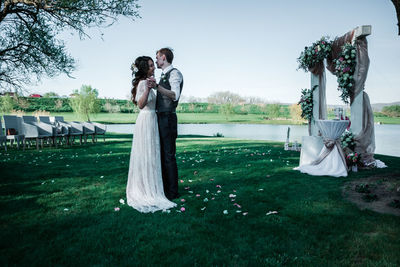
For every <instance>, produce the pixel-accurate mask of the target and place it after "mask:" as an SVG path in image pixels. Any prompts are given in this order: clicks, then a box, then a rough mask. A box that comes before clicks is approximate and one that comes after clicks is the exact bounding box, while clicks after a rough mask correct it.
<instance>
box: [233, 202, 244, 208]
mask: <svg viewBox="0 0 400 267" xmlns="http://www.w3.org/2000/svg"><path fill="white" fill-rule="evenodd" d="M233 206H236V207H238V208H239V209H240V208H241V207H242V206H240V205H239V204H238V203H235V204H233Z"/></svg>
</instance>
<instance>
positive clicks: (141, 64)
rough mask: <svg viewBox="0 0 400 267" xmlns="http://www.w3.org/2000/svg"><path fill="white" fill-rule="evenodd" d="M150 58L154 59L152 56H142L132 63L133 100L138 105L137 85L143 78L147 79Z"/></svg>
mask: <svg viewBox="0 0 400 267" xmlns="http://www.w3.org/2000/svg"><path fill="white" fill-rule="evenodd" d="M149 60H151V61H153V59H152V58H151V57H148V56H141V57H138V58H137V59H136V60H135V63H133V64H132V65H131V70H132V77H133V79H132V90H131V93H132V102H133V103H134V104H135V105H137V102H136V100H135V98H136V93H137V86H138V84H139V82H140V81H141V80H145V79H146V78H147V75H148V73H149Z"/></svg>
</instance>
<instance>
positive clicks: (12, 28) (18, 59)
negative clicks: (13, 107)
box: [0, 0, 140, 91]
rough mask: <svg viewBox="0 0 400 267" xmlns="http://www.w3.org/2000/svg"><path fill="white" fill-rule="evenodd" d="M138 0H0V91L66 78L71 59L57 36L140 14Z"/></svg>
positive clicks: (80, 33) (103, 25)
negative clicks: (43, 79)
mask: <svg viewBox="0 0 400 267" xmlns="http://www.w3.org/2000/svg"><path fill="white" fill-rule="evenodd" d="M137 2H138V0H96V1H93V0H73V1H71V0H0V88H1V89H0V90H3V91H6V90H7V89H8V90H9V89H11V90H17V89H22V88H23V86H24V85H26V84H29V83H31V82H37V81H39V80H40V79H41V77H43V76H48V77H54V76H56V75H59V74H61V73H65V74H66V75H68V76H70V75H71V73H72V71H73V70H74V69H75V61H74V59H73V58H72V57H71V56H70V55H69V54H68V53H67V51H66V48H65V45H64V42H63V41H62V40H59V39H57V34H59V33H60V32H62V31H64V30H71V31H72V32H77V33H78V34H79V37H80V38H81V39H84V38H85V37H89V36H88V34H87V33H86V31H87V29H89V28H91V27H108V26H110V25H112V24H113V23H114V22H115V21H116V20H117V18H118V17H119V16H121V15H122V16H125V17H128V18H131V19H132V20H134V19H135V18H139V17H140V16H139V14H138V9H139V8H140V7H139V5H137Z"/></svg>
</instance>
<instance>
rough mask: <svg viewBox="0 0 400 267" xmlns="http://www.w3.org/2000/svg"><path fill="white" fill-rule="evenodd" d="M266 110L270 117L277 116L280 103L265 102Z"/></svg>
mask: <svg viewBox="0 0 400 267" xmlns="http://www.w3.org/2000/svg"><path fill="white" fill-rule="evenodd" d="M266 112H267V114H268V116H269V117H270V118H278V117H279V116H280V115H281V105H280V104H278V103H275V104H267V105H266Z"/></svg>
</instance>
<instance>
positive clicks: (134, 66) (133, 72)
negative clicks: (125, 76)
mask: <svg viewBox="0 0 400 267" xmlns="http://www.w3.org/2000/svg"><path fill="white" fill-rule="evenodd" d="M131 71H132V76H134V75H135V74H136V72H138V71H139V69H138V68H137V67H136V65H135V63H132V65H131Z"/></svg>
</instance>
